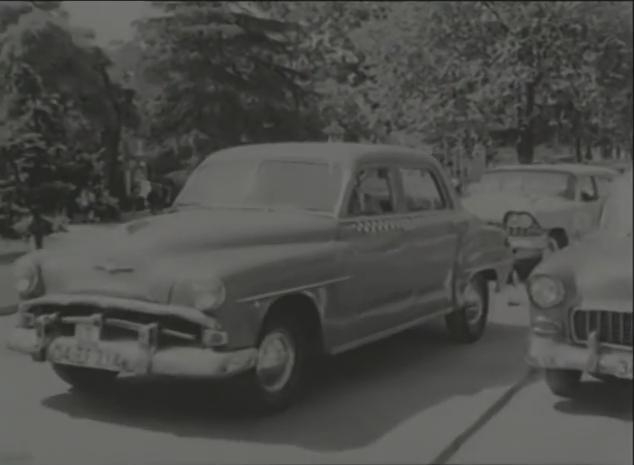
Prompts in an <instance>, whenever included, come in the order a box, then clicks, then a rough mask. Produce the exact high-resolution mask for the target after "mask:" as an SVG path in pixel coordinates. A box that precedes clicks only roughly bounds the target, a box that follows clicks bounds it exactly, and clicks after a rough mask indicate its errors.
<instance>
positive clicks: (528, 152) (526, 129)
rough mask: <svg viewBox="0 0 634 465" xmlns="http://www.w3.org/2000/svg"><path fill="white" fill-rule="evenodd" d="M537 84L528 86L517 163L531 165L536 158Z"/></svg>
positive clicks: (517, 147)
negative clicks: (534, 113)
mask: <svg viewBox="0 0 634 465" xmlns="http://www.w3.org/2000/svg"><path fill="white" fill-rule="evenodd" d="M535 84H536V83H529V84H527V85H526V109H525V113H524V122H523V124H522V125H521V126H520V128H519V138H518V141H517V145H516V151H517V161H518V162H519V163H521V164H524V165H530V164H531V163H533V159H534V158H535V117H534V115H533V112H534V111H535Z"/></svg>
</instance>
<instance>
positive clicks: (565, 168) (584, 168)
mask: <svg viewBox="0 0 634 465" xmlns="http://www.w3.org/2000/svg"><path fill="white" fill-rule="evenodd" d="M500 171H544V172H546V171H549V172H553V171H556V172H560V173H569V174H574V175H578V176H582V175H594V174H604V175H608V176H615V175H617V174H618V173H617V172H616V171H615V170H613V169H611V168H605V167H603V166H592V165H584V164H576V163H536V164H531V165H504V166H498V167H495V168H493V169H491V170H489V171H487V172H489V173H495V172H500Z"/></svg>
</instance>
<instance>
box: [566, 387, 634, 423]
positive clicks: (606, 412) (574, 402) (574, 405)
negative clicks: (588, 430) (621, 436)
mask: <svg viewBox="0 0 634 465" xmlns="http://www.w3.org/2000/svg"><path fill="white" fill-rule="evenodd" d="M555 410H557V411H559V412H562V413H566V414H571V415H584V416H587V415H593V416H597V417H607V418H614V419H617V420H623V421H632V382H631V381H630V382H628V381H616V380H615V381H613V382H608V383H605V382H601V381H594V380H593V381H588V382H584V383H582V384H581V386H580V388H579V393H578V395H577V396H576V397H575V398H574V399H566V400H561V401H559V402H557V403H556V404H555Z"/></svg>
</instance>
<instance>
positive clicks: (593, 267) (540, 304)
mask: <svg viewBox="0 0 634 465" xmlns="http://www.w3.org/2000/svg"><path fill="white" fill-rule="evenodd" d="M632 189H633V185H632V172H629V173H626V174H624V175H623V177H622V178H620V179H618V180H616V181H614V185H613V189H612V191H611V194H610V197H609V198H608V200H607V202H606V204H605V207H604V208H603V212H602V215H601V223H600V227H599V228H598V229H597V230H596V231H595V232H593V233H592V234H590V235H588V236H586V237H585V238H584V239H583V240H582V241H581V242H579V243H578V244H575V245H574V246H572V247H569V248H567V249H566V250H563V251H561V252H559V253H557V254H555V255H552V256H551V257H549V258H548V259H547V260H545V261H543V262H542V263H541V264H539V265H538V266H537V268H536V269H535V270H534V271H533V273H532V274H531V276H530V278H529V280H528V283H527V289H528V295H529V299H530V328H531V329H530V347H529V352H528V363H529V364H530V365H532V366H534V367H539V368H542V369H544V370H545V378H546V382H547V383H548V386H549V387H550V389H551V390H552V392H553V393H555V394H556V395H559V396H564V397H570V396H574V395H575V393H576V392H577V388H578V386H579V383H580V381H581V376H582V373H583V372H586V373H589V374H591V375H593V376H596V377H599V378H603V379H615V378H622V379H626V380H632V311H633V310H632V308H633V307H632V306H633V302H632V279H633V276H632V267H633V260H632V209H633V208H634V205H633V202H632Z"/></svg>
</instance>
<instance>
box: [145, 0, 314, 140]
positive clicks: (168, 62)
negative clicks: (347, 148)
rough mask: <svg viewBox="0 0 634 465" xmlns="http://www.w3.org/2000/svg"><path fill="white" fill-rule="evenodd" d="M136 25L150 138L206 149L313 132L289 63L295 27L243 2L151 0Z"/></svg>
mask: <svg viewBox="0 0 634 465" xmlns="http://www.w3.org/2000/svg"><path fill="white" fill-rule="evenodd" d="M155 3H156V4H157V7H158V8H160V9H161V10H162V12H163V15H162V16H159V17H156V18H148V19H145V20H143V21H140V22H139V24H138V40H139V41H140V43H141V44H142V46H143V58H142V59H143V65H144V66H143V67H144V79H146V80H147V82H148V83H149V85H150V86H151V85H154V86H157V87H160V89H161V92H160V93H156V94H155V95H153V96H152V98H151V101H150V102H149V105H148V113H149V114H150V117H151V132H150V134H151V137H152V138H153V139H156V140H161V141H163V142H167V143H168V144H173V143H174V142H176V143H177V144H179V145H185V146H190V148H192V147H193V149H194V151H201V152H206V151H208V150H210V149H211V148H214V147H222V146H226V145H233V144H238V143H242V142H254V141H272V140H285V139H293V138H296V139H302V138H307V137H310V136H312V135H313V134H314V130H313V127H314V125H313V124H312V122H311V121H310V118H309V116H310V112H309V111H308V109H309V108H310V92H309V91H308V90H307V89H306V87H305V80H306V76H304V75H303V73H302V72H301V70H299V69H297V68H296V67H294V66H293V65H292V54H293V40H292V39H293V36H294V34H295V33H296V25H295V24H293V23H290V22H285V21H283V20H280V19H277V18H274V17H273V16H272V15H270V14H268V13H266V12H265V11H264V10H263V9H262V8H260V7H259V6H258V5H257V3H255V2H254V3H250V2H208V3H207V2H155Z"/></svg>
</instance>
